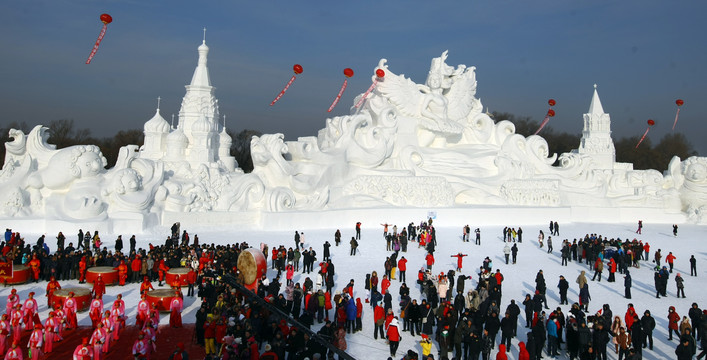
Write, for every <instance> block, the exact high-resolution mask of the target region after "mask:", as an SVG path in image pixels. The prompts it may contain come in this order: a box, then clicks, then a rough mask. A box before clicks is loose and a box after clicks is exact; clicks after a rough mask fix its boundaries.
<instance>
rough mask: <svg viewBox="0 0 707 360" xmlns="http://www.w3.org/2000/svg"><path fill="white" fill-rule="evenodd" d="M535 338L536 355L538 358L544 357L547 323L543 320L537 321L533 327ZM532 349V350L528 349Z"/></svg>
mask: <svg viewBox="0 0 707 360" xmlns="http://www.w3.org/2000/svg"><path fill="white" fill-rule="evenodd" d="M533 339H534V340H535V354H536V355H535V356H536V358H537V359H540V358H542V352H543V348H544V347H545V340H546V339H547V335H546V332H545V324H543V322H542V321H538V322H537V323H535V326H534V327H533ZM528 351H530V350H528Z"/></svg>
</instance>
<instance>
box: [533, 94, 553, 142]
mask: <svg viewBox="0 0 707 360" xmlns="http://www.w3.org/2000/svg"><path fill="white" fill-rule="evenodd" d="M547 104H548V105H550V109H548V110H547V114H546V115H545V119H543V122H541V123H540V128H538V130H537V131H535V133H534V134H533V135H537V134H538V133H539V132H540V130H542V129H543V128H544V127H545V125H547V123H548V122H550V118H551V117H553V116H555V110H552V107H553V106H555V104H557V102H556V101H555V99H550V100H548V101H547Z"/></svg>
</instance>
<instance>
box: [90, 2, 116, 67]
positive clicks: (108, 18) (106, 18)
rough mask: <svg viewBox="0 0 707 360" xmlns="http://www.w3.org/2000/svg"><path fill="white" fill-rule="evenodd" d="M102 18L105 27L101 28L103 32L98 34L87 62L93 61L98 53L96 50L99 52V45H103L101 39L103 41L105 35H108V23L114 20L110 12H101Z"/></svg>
mask: <svg viewBox="0 0 707 360" xmlns="http://www.w3.org/2000/svg"><path fill="white" fill-rule="evenodd" d="M100 19H101V22H103V28H102V29H101V33H100V34H98V40H96V43H95V44H94V45H93V49H92V50H91V54H90V55H88V60H86V64H90V63H91V60H92V59H93V57H94V56H95V55H96V52H98V46H99V45H101V41H103V37H104V36H105V35H106V29H108V24H110V23H112V22H113V17H111V16H110V15H108V14H101V17H100Z"/></svg>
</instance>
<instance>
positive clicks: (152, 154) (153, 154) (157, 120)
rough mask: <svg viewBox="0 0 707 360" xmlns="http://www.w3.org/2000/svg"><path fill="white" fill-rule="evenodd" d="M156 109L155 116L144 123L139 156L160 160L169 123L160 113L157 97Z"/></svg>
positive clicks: (164, 149)
mask: <svg viewBox="0 0 707 360" xmlns="http://www.w3.org/2000/svg"><path fill="white" fill-rule="evenodd" d="M157 101H158V102H157V111H155V116H153V117H152V119H150V120H148V121H147V122H146V123H145V126H144V128H143V133H144V134H145V144H144V145H143V146H142V148H141V149H140V151H141V153H142V154H141V157H143V158H145V159H150V160H160V159H162V157H163V156H164V153H165V151H166V141H167V134H169V128H170V127H169V123H167V120H165V119H164V118H163V117H162V115H160V105H159V98H157Z"/></svg>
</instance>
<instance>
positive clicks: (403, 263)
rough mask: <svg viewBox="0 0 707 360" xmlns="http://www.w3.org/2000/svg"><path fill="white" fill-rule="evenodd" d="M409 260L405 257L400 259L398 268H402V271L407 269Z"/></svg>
mask: <svg viewBox="0 0 707 360" xmlns="http://www.w3.org/2000/svg"><path fill="white" fill-rule="evenodd" d="M407 262H408V259H405V258H402V259H400V260H398V270H400V271H405V270H407V266H406V264H407Z"/></svg>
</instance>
